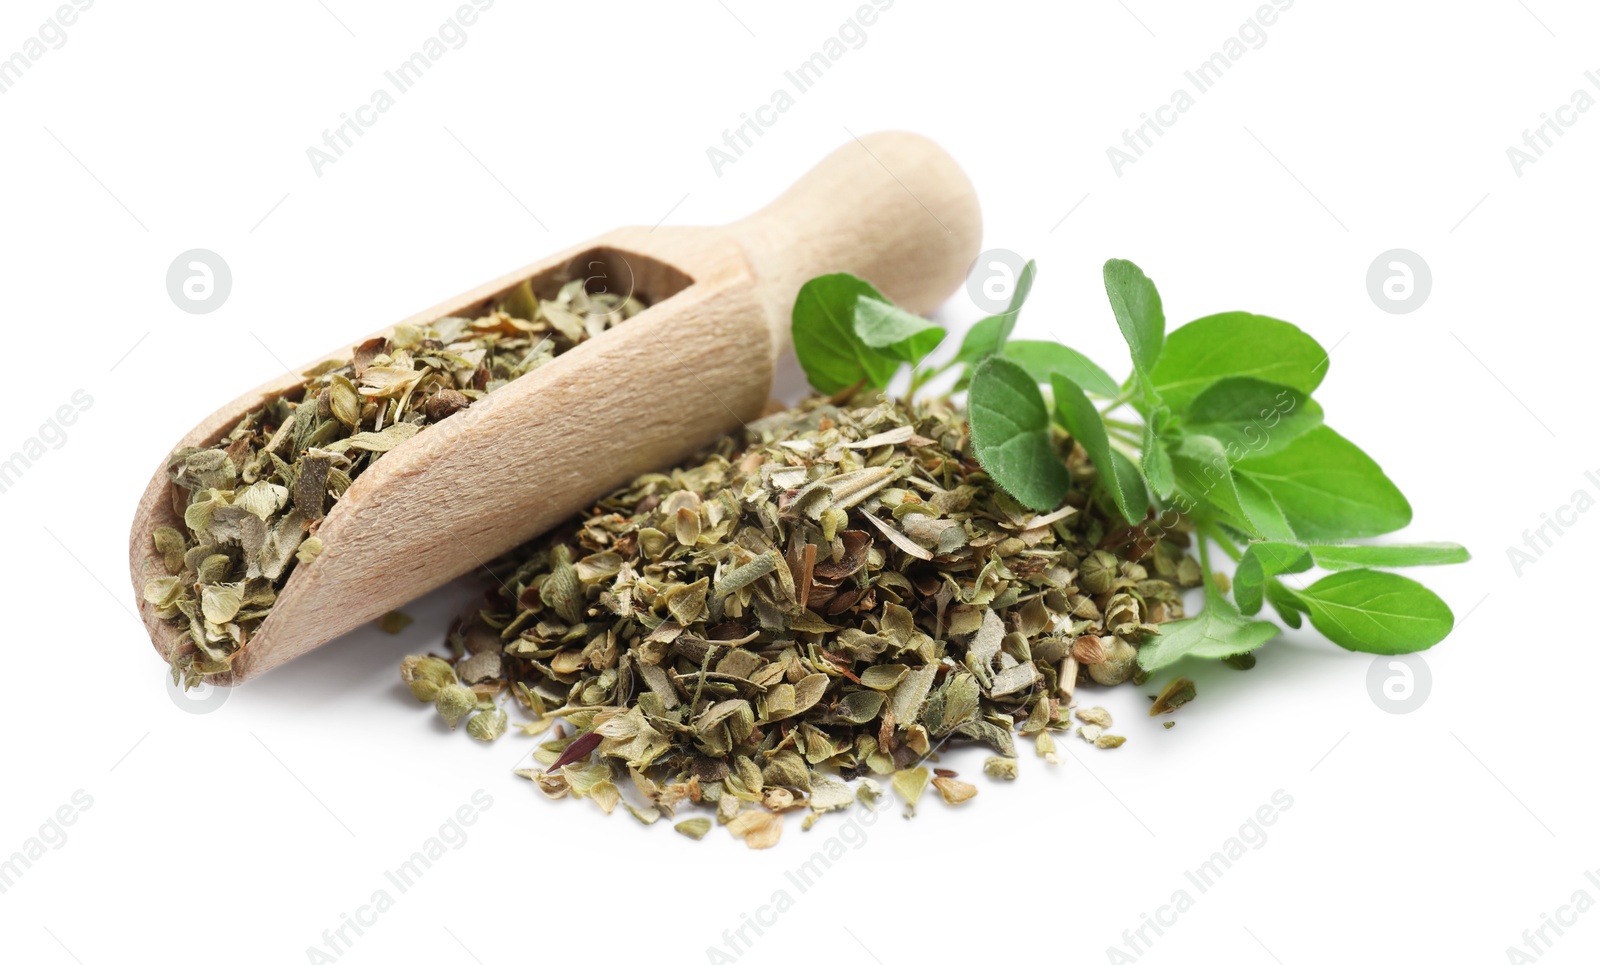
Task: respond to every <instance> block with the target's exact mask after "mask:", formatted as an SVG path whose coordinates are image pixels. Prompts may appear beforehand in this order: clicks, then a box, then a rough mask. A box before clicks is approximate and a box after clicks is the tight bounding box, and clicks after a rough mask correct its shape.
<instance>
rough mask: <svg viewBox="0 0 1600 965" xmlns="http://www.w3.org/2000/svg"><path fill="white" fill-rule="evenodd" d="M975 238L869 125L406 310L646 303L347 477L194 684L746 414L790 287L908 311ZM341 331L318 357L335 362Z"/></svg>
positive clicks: (554, 513) (953, 271)
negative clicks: (700, 218) (771, 189)
mask: <svg viewBox="0 0 1600 965" xmlns="http://www.w3.org/2000/svg"><path fill="white" fill-rule="evenodd" d="M980 236H981V224H980V216H979V213H978V202H977V198H976V197H975V196H974V195H973V191H972V185H971V184H970V183H969V182H968V181H967V179H966V177H965V176H964V175H963V174H962V173H961V169H960V168H959V167H957V166H956V163H955V162H954V161H953V160H952V159H951V158H950V156H949V155H947V154H945V153H944V152H943V151H942V150H940V149H939V148H938V147H937V146H936V145H934V144H933V143H932V142H931V141H928V140H927V139H925V138H922V137H919V136H916V135H912V134H904V133H881V134H873V135H871V136H869V137H866V138H862V139H860V140H859V141H856V142H852V143H850V144H846V145H845V146H844V147H841V148H839V149H838V150H837V151H835V152H834V153H833V154H831V155H829V156H828V157H827V158H826V159H824V160H823V161H822V163H821V164H819V165H817V166H816V168H814V169H813V170H812V171H811V172H810V173H809V174H807V175H806V176H805V177H804V178H802V179H801V180H800V181H799V182H798V183H797V184H796V185H795V186H794V187H792V188H790V189H789V190H788V191H787V192H786V193H784V194H783V196H781V197H780V198H778V199H777V200H776V201H774V202H773V203H772V204H770V205H768V206H767V207H766V208H764V209H763V210H761V211H760V212H758V213H757V214H755V215H753V216H751V217H749V218H746V219H744V220H743V221H738V222H735V223H733V224H730V225H727V226H725V227H720V228H673V227H657V228H653V229H647V228H623V229H620V230H618V231H614V232H612V233H610V234H607V235H604V236H602V237H600V238H597V239H595V240H594V241H592V242H590V243H588V244H585V245H580V246H578V247H576V248H573V249H571V250H569V251H565V252H562V253H561V254H558V255H555V256H553V257H550V258H546V259H544V260H542V261H537V262H534V263H533V264H532V265H529V266H528V267H526V268H522V269H520V270H518V271H514V272H512V273H511V274H509V275H506V276H504V277H501V278H497V279H495V280H493V281H490V282H488V283H486V284H483V285H481V286H479V287H477V288H474V289H473V290H472V291H469V292H466V293H465V294H462V295H460V296H457V297H456V298H452V299H450V300H449V301H447V302H445V303H444V304H442V305H439V306H437V307H434V308H430V309H428V310H427V311H425V312H421V313H419V314H417V315H415V316H413V317H411V318H408V319H406V320H405V321H406V322H408V323H412V324H426V323H430V322H433V321H435V320H437V319H440V318H445V317H448V316H453V315H464V316H468V317H476V316H478V315H480V314H482V313H483V312H484V311H485V310H486V307H487V306H488V305H489V304H490V303H492V302H493V301H494V299H495V298H496V297H497V296H499V295H500V294H501V293H503V292H505V291H507V290H508V289H511V288H513V287H515V286H516V285H518V284H520V283H521V282H522V281H523V280H524V279H530V278H531V279H532V282H533V289H534V292H535V293H536V294H538V295H540V296H541V297H551V296H553V295H554V294H555V292H556V290H557V289H558V288H560V286H561V285H562V284H563V283H564V282H566V281H569V280H571V279H574V278H585V279H587V280H588V282H587V284H588V287H589V288H590V290H591V291H622V292H630V291H631V292H633V293H635V294H637V295H638V296H639V297H640V299H641V300H642V301H644V302H645V303H646V304H647V305H648V306H649V307H648V308H647V309H645V310H644V311H643V312H641V313H639V314H638V315H636V316H634V317H633V318H631V319H629V320H627V321H625V322H623V323H621V324H620V325H618V326H616V327H614V328H611V329H608V330H607V331H605V332H603V333H602V334H600V335H599V336H597V337H595V338H593V339H590V340H588V341H586V342H583V343H581V344H579V345H578V346H577V347H575V348H573V349H572V350H571V351H568V352H566V353H564V354H562V355H560V356H557V357H556V358H555V359H554V360H553V361H551V362H549V363H547V364H545V365H544V366H542V367H540V368H538V369H536V370H534V371H533V372H530V373H528V374H527V375H525V376H523V377H522V378H520V379H517V380H515V381H513V382H511V383H510V384H508V385H505V386H503V387H501V388H499V389H497V390H496V391H495V392H493V393H492V394H490V395H489V396H487V397H485V398H484V399H482V400H480V401H479V402H477V403H475V404H474V405H473V406H472V407H471V408H469V409H467V410H466V411H464V412H461V413H458V414H457V415H454V416H452V417H450V418H449V419H446V420H445V421H443V422H441V423H439V424H438V425H437V426H433V427H431V428H428V429H426V430H424V431H423V432H421V433H419V434H418V435H417V436H416V437H415V438H413V439H410V440H408V441H407V442H405V443H404V444H402V445H400V446H398V447H397V448H395V449H394V450H392V451H390V452H389V453H387V454H386V455H384V457H383V458H382V459H380V460H378V461H377V462H376V463H374V464H373V465H372V466H371V467H369V468H368V469H367V471H366V472H364V473H363V474H362V475H360V476H358V477H357V478H356V480H355V482H354V483H353V484H352V485H351V486H350V488H349V489H348V490H347V491H346V492H345V493H344V495H343V496H342V497H341V498H340V499H339V500H338V501H337V502H336V503H334V505H333V508H332V509H331V510H330V511H329V513H328V515H327V516H326V517H325V518H324V519H323V520H322V523H321V526H320V528H319V529H318V531H317V535H318V536H320V537H321V538H322V542H323V545H324V549H323V551H322V553H321V555H319V556H318V557H317V558H316V559H315V560H314V561H313V562H311V563H310V564H308V565H300V566H298V567H296V568H295V569H294V571H293V572H292V574H291V575H290V577H289V579H288V581H287V582H286V583H285V584H284V586H283V588H282V590H281V591H280V593H279V595H278V599H277V602H276V604H275V605H274V606H273V608H272V612H271V614H270V615H269V616H268V617H267V618H266V620H265V621H263V622H262V624H261V626H260V627H259V628H258V630H257V631H256V633H255V635H254V636H253V637H252V638H251V639H250V640H248V641H247V642H246V644H245V646H244V647H243V648H242V649H241V650H240V651H239V652H238V654H237V655H236V656H235V657H234V660H233V665H232V669H231V671H230V672H229V673H228V674H224V675H218V676H216V677H213V678H210V680H211V681H213V682H216V683H221V684H237V683H241V682H243V681H245V680H247V679H249V678H251V677H254V676H256V675H258V674H261V673H264V672H266V671H268V670H271V669H272V668H273V667H276V666H278V665H279V664H281V663H284V662H285V661H287V660H292V659H293V658H295V657H298V656H300V655H301V654H303V653H306V652H307V651H310V650H313V649H315V648H317V647H319V646H321V645H322V644H324V643H327V642H328V641H329V640H332V639H333V638H335V637H337V636H339V635H340V634H342V633H345V632H347V631H349V630H352V629H354V628H356V627H358V626H360V625H361V624H363V623H365V622H367V621H369V620H372V619H373V618H375V617H377V616H379V615H381V614H383V613H385V612H387V611H389V610H392V609H394V608H395V607H397V606H399V605H401V604H403V603H405V602H407V601H408V600H412V599H414V598H416V597H418V596H420V595H422V594H423V593H426V592H428V591H429V590H432V589H434V588H436V587H438V586H442V585H443V584H445V583H447V582H449V581H450V580H452V579H454V578H455V577H458V576H460V575H461V574H463V573H466V572H467V571H469V570H472V569H475V568H477V567H479V566H481V565H482V564H484V563H487V562H488V561H489V560H491V559H493V558H494V557H496V556H497V555H499V554H501V553H503V552H505V551H506V550H509V549H511V548H513V547H515V546H517V545H518V544H520V543H522V542H524V541H526V540H527V539H529V538H531V537H533V536H535V535H537V534H539V533H541V532H544V531H545V530H547V529H549V528H551V527H552V526H555V525H556V524H558V523H560V522H561V521H562V520H563V519H565V518H567V517H569V516H570V515H572V514H573V513H574V512H577V511H579V510H581V509H582V508H584V507H585V506H587V505H589V504H590V503H592V502H593V501H594V500H595V499H597V498H599V497H600V496H603V495H604V494H606V493H607V492H610V491H611V490H613V489H615V488H616V487H618V486H620V485H623V484H625V483H627V482H628V481H629V480H631V479H633V478H634V477H635V476H637V475H639V474H640V473H642V472H648V471H651V470H658V469H662V468H665V467H667V466H670V465H672V464H673V463H675V462H678V461H681V460H682V459H684V458H686V457H688V456H690V455H692V454H693V453H694V452H695V451H696V450H698V449H700V448H702V447H704V446H706V445H707V444H709V443H710V442H712V441H713V440H715V439H716V438H717V437H718V436H719V435H721V434H723V433H726V432H728V431H731V430H734V429H737V428H739V426H740V424H741V423H742V422H743V421H745V420H749V419H752V418H754V417H755V416H757V415H758V414H759V413H760V412H761V409H762V407H763V405H764V404H765V403H766V401H767V398H768V394H769V390H770V388H771V385H772V377H773V369H774V364H775V362H776V360H777V357H778V356H779V354H780V353H782V352H783V351H785V350H786V349H787V348H788V344H789V318H790V312H791V310H792V308H793V306H794V299H795V293H796V292H797V291H798V290H799V288H800V286H801V285H802V284H804V283H805V282H806V281H808V280H809V279H811V278H813V277H815V276H817V275H821V274H826V273H828V272H836V271H847V272H852V273H854V274H856V275H859V276H861V277H863V278H865V279H867V280H868V281H870V282H872V283H873V284H874V285H876V286H877V287H878V289H879V290H880V291H882V292H883V293H884V294H885V295H887V296H888V297H889V298H892V299H893V300H894V301H896V302H898V303H899V304H900V305H903V306H905V307H906V308H909V309H911V310H913V311H917V312H925V311H927V310H929V309H932V308H933V307H934V306H935V305H937V304H939V303H940V302H941V301H943V300H944V299H945V298H946V297H947V296H948V295H950V293H951V292H953V291H954V290H955V289H956V287H957V286H958V285H960V284H961V282H962V280H963V279H964V278H965V277H966V274H967V271H968V269H969V268H970V267H971V265H972V262H973V260H974V259H975V258H976V257H977V253H978V243H979V240H980ZM392 332H393V329H392V328H386V329H383V330H381V331H379V332H376V333H374V334H375V335H381V336H388V335H390V334H391V333H392ZM358 341H360V339H351V340H349V341H345V342H341V343H340V345H339V346H338V347H337V348H336V349H335V350H334V351H333V352H331V353H330V354H329V355H327V356H325V357H324V358H333V359H341V360H342V359H348V358H349V357H350V346H351V345H353V344H355V343H356V342H358ZM317 361H321V360H320V359H319V360H316V361H313V362H311V363H307V364H306V365H305V366H303V367H302V368H305V369H309V368H311V366H312V365H315V364H316V362H317ZM302 382H303V379H302V377H301V376H299V375H292V374H285V375H284V376H283V377H282V378H279V379H275V380H273V381H271V382H268V383H267V384H265V385H261V386H258V387H256V388H254V389H252V390H250V391H249V392H246V393H245V394H244V395H242V396H240V397H239V398H238V399H235V400H234V401H233V402H231V403H229V404H228V405H226V406H224V407H223V408H222V409H220V410H219V411H217V412H213V413H212V414H211V415H209V416H207V417H206V418H205V419H203V420H201V422H200V424H199V425H197V426H195V428H194V430H193V431H192V432H190V433H189V434H188V435H187V436H185V437H184V438H183V439H181V440H179V441H178V444H177V445H176V446H174V447H173V448H174V449H177V448H182V447H185V446H210V445H212V444H214V443H215V442H217V441H218V440H219V439H220V438H222V436H223V435H225V434H226V433H227V432H228V431H229V430H230V429H232V428H233V427H234V426H235V425H237V424H238V422H239V420H240V419H241V418H243V416H244V415H245V414H246V413H247V412H249V411H251V410H253V409H255V408H257V407H258V406H260V405H261V404H262V403H263V402H265V401H267V400H268V399H270V398H273V397H275V396H277V395H279V394H281V393H282V392H284V391H285V390H288V389H291V388H294V387H296V386H298V385H300V384H301V383H302ZM173 488H174V487H173V484H172V483H171V482H170V481H169V480H168V478H167V474H166V471H165V459H163V461H162V466H161V467H159V468H158V469H157V470H156V473H155V475H154V477H153V478H152V479H151V480H150V485H149V487H148V488H147V489H146V490H145V493H144V496H143V498H142V499H141V500H140V501H139V509H138V513H137V515H136V516H135V517H134V522H133V533H132V536H131V538H130V540H129V566H130V568H131V570H132V575H133V585H134V594H135V597H136V598H137V599H138V601H139V608H140V613H141V615H142V617H143V619H144V622H145V626H146V627H147V628H148V629H149V631H150V639H151V642H153V643H154V644H155V648H156V651H157V653H159V654H161V656H162V658H163V659H165V658H166V657H167V654H168V653H169V651H170V648H171V647H172V646H173V645H174V644H175V643H176V642H177V640H178V636H179V633H178V631H179V630H180V629H181V628H180V627H178V626H175V625H173V624H169V623H167V622H165V621H163V620H161V619H159V618H158V617H157V616H156V609H155V607H154V606H152V605H151V604H149V603H147V602H145V600H144V593H143V589H144V585H145V583H146V582H147V581H148V580H149V579H150V578H152V577H154V576H160V575H165V574H166V569H165V567H164V566H163V565H162V562H161V559H160V557H159V556H157V555H156V553H155V550H154V544H153V542H152V534H153V533H154V531H155V529H156V528H157V527H159V526H172V527H174V528H178V529H179V530H180V531H181V530H182V519H181V516H180V515H179V513H178V511H176V510H175V509H174V499H173V493H172V490H173ZM180 505H181V503H180Z"/></svg>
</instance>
